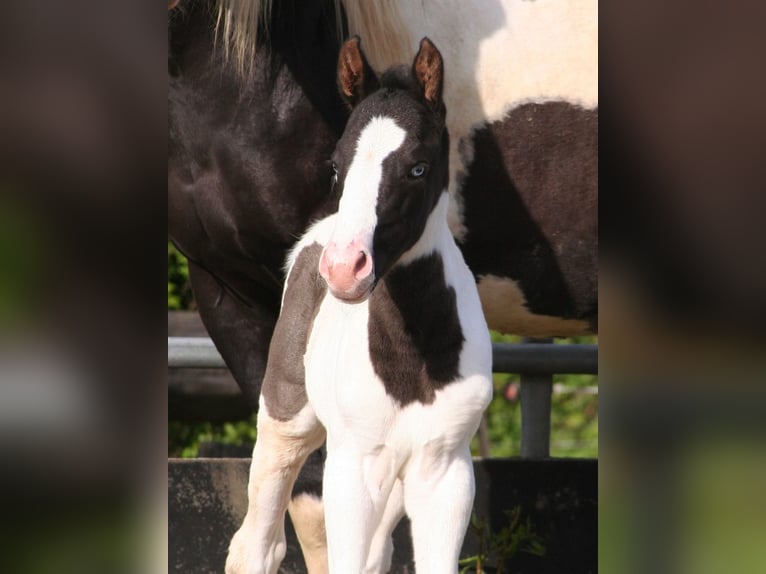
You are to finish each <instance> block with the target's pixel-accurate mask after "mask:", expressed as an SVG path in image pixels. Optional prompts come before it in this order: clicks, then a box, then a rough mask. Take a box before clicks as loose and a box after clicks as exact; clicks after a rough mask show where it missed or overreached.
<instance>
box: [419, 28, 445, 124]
mask: <svg viewBox="0 0 766 574" xmlns="http://www.w3.org/2000/svg"><path fill="white" fill-rule="evenodd" d="M412 74H413V75H414V76H415V79H416V80H417V82H418V85H419V86H420V90H421V94H422V95H423V97H424V98H425V100H426V102H427V103H428V105H429V106H430V107H431V109H432V110H434V111H436V112H440V111H442V110H443V107H444V106H443V104H442V87H443V86H444V62H443V61H442V55H441V53H439V50H437V49H436V46H434V45H433V42H431V40H429V39H428V38H423V39H422V40H421V41H420V49H419V50H418V53H417V55H416V56H415V61H414V62H413V63H412Z"/></svg>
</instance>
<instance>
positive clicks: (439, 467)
mask: <svg viewBox="0 0 766 574" xmlns="http://www.w3.org/2000/svg"><path fill="white" fill-rule="evenodd" d="M429 450H430V449H428V448H426V449H425V452H423V453H422V456H420V457H419V460H417V461H416V462H415V464H411V465H410V467H409V470H408V472H407V475H406V476H405V478H404V504H405V508H406V509H407V514H408V516H409V517H410V523H411V526H412V545H413V549H414V551H415V571H416V572H428V573H430V574H447V573H456V572H457V568H458V559H459V557H460V549H461V547H462V544H463V538H464V537H465V532H466V529H467V528H468V522H469V520H470V517H471V509H472V508H473V498H474V492H475V485H474V477H473V463H472V460H471V452H470V449H469V447H468V444H465V445H462V446H461V447H459V448H458V449H456V450H455V451H453V452H444V453H442V452H439V450H440V449H438V448H436V449H434V450H435V452H428V451H429Z"/></svg>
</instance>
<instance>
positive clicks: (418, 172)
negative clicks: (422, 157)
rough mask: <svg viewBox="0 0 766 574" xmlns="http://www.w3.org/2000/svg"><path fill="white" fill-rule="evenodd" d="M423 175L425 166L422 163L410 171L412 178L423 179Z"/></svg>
mask: <svg viewBox="0 0 766 574" xmlns="http://www.w3.org/2000/svg"><path fill="white" fill-rule="evenodd" d="M425 173H426V164H424V163H419V164H417V165H415V167H413V168H412V169H411V170H410V175H411V176H412V177H423V176H424V175H425Z"/></svg>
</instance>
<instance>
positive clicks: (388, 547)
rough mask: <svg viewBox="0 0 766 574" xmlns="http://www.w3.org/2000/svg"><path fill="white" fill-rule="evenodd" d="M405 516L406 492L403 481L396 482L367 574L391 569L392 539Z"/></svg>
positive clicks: (374, 538)
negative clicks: (395, 529)
mask: <svg viewBox="0 0 766 574" xmlns="http://www.w3.org/2000/svg"><path fill="white" fill-rule="evenodd" d="M403 516H404V491H403V487H402V481H401V480H398V479H397V480H396V481H395V482H394V486H393V487H392V488H391V494H390V495H389V496H388V502H387V503H386V508H385V510H384V511H383V517H382V518H381V519H380V524H379V525H378V528H377V530H375V535H374V536H373V538H372V543H371V544H370V553H369V555H368V556H367V565H366V566H365V569H364V572H365V574H384V573H385V572H388V571H389V570H390V569H391V560H392V559H393V557H394V541H393V539H392V537H391V535H392V533H393V531H394V528H396V525H397V524H399V521H400V520H401V519H402V517H403Z"/></svg>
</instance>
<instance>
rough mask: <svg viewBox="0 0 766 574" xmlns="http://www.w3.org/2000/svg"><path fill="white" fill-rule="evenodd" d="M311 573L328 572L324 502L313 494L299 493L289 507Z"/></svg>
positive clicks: (322, 573) (325, 573) (321, 573)
mask: <svg viewBox="0 0 766 574" xmlns="http://www.w3.org/2000/svg"><path fill="white" fill-rule="evenodd" d="M287 510H288V512H290V520H292V522H293V527H294V528H295V534H296V535H297V536H298V542H300V543H301V550H302V551H303V558H304V559H305V560H306V568H307V570H308V571H309V574H327V572H328V568H327V535H326V534H325V528H324V504H323V503H322V499H321V498H319V497H317V496H314V495H313V494H299V495H298V496H296V497H295V498H293V499H292V500H291V501H290V504H289V506H288V507H287Z"/></svg>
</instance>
